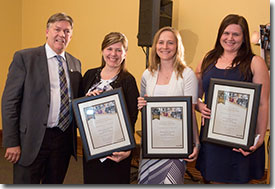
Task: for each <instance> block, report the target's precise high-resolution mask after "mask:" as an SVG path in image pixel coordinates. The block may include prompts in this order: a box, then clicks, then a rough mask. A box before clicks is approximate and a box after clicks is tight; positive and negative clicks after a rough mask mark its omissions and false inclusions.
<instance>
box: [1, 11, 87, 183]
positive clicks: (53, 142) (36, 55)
mask: <svg viewBox="0 0 275 189" xmlns="http://www.w3.org/2000/svg"><path fill="white" fill-rule="evenodd" d="M72 31H73V20H72V18H71V17H70V16H68V15H66V14H64V13H57V14H54V15H52V16H51V17H50V18H49V20H48V22H47V28H46V44H45V45H43V46H40V47H36V48H30V49H24V50H20V51H18V52H16V53H15V54H14V57H13V61H12V63H11V65H10V67H9V73H8V77H7V81H6V86H5V89H4V92H3V96H2V120H3V146H4V147H5V148H6V153H5V158H6V159H7V160H8V161H9V162H11V163H13V167H14V170H13V182H14V183H15V184H23V183H25V184H31V183H35V184H39V183H43V184H44V183H45V184H46V183H52V184H61V183H63V181H64V178H65V175H66V172H67V169H68V165H69V162H70V157H71V155H74V156H75V158H76V126H75V122H74V119H73V113H72V108H71V107H72V106H71V100H72V99H73V98H76V97H79V96H80V94H79V91H81V90H80V87H81V80H82V76H81V63H80V61H79V60H78V59H76V58H75V57H73V56H72V55H70V54H69V53H67V52H65V49H66V47H67V46H68V44H69V42H70V40H71V38H72ZM57 55H59V56H58V57H57ZM61 78H63V79H61ZM60 84H61V85H62V86H60Z"/></svg>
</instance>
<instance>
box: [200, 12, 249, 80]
mask: <svg viewBox="0 0 275 189" xmlns="http://www.w3.org/2000/svg"><path fill="white" fill-rule="evenodd" d="M231 24H237V25H239V26H240V27H241V28H242V32H243V43H242V45H241V47H240V49H239V51H238V53H237V56H236V57H235V58H234V60H233V62H232V67H231V68H233V67H235V66H236V65H239V68H240V71H241V74H242V75H243V76H244V77H245V79H247V78H248V77H250V76H251V74H252V73H251V69H250V64H251V59H252V57H253V56H254V54H253V52H252V49H251V45H250V37H249V29H248V24H247V21H246V19H245V18H244V17H243V16H239V15H236V14H229V15H227V16H226V17H225V18H224V19H223V21H222V22H221V24H220V27H219V31H218V36H217V39H216V44H215V47H214V49H212V50H211V51H209V52H208V53H207V54H206V55H205V57H204V59H203V62H202V66H201V73H204V72H205V71H206V69H207V68H208V66H209V65H211V64H213V65H214V64H216V62H217V60H218V59H219V58H220V56H221V55H222V54H223V51H224V49H223V47H222V46H221V43H220V38H221V36H222V34H223V32H224V30H225V28H226V27H227V26H229V25H231Z"/></svg>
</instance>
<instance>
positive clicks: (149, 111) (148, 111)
mask: <svg viewBox="0 0 275 189" xmlns="http://www.w3.org/2000/svg"><path fill="white" fill-rule="evenodd" d="M145 100H146V101H147V105H146V106H144V107H143V109H142V155H143V157H145V158H187V157H188V156H189V155H190V154H191V153H192V151H193V125H192V124H193V122H192V97H191V96H181V97H145Z"/></svg>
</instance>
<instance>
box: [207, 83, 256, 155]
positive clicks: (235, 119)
mask: <svg viewBox="0 0 275 189" xmlns="http://www.w3.org/2000/svg"><path fill="white" fill-rule="evenodd" d="M260 95H261V85H260V84H254V83H250V82H240V81H231V80H223V79H214V78H212V79H211V80H210V85H209V90H208V100H207V107H208V108H210V109H211V119H210V120H208V119H207V120H206V121H205V126H204V127H205V128H204V131H203V137H202V140H203V141H207V142H212V143H216V144H221V145H225V146H229V147H233V148H242V149H244V150H247V151H248V150H249V147H250V146H252V145H253V143H254V138H255V129H256V123H257V115H258V107H259V101H260Z"/></svg>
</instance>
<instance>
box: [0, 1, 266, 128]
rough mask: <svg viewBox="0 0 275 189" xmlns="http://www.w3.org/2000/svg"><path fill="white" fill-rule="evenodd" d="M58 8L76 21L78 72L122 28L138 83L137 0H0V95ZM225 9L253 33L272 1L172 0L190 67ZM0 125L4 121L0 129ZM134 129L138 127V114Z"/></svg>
mask: <svg viewBox="0 0 275 189" xmlns="http://www.w3.org/2000/svg"><path fill="white" fill-rule="evenodd" d="M56 12H66V13H68V14H69V15H71V16H72V17H73V19H74V21H75V27H74V34H73V39H72V41H71V43H70V45H69V47H68V49H67V50H68V51H69V52H71V53H72V54H73V55H74V56H76V57H78V58H79V59H80V60H81V61H82V73H85V71H87V69H89V68H93V67H96V66H99V65H100V60H101V59H100V58H101V54H100V45H101V41H102V40H103V37H104V36H105V35H106V34H107V33H109V32H111V31H120V32H123V33H124V34H125V35H126V36H127V37H128V40H129V52H128V56H127V67H128V70H129V71H130V72H131V73H132V74H133V75H134V76H135V77H136V80H137V83H138V85H139V84H140V79H141V75H142V72H143V71H144V69H145V55H144V53H143V51H142V49H141V47H138V46H137V37H136V36H137V32H138V19H139V16H138V14H139V0H99V1H95V0H78V1H76V0H60V1H56V0H47V1H45V0H11V1H7V0H0V16H1V18H2V24H1V25H2V29H1V30H0V32H1V37H2V39H1V42H2V45H1V47H0V48H1V49H0V53H1V64H0V66H1V76H0V94H1V96H2V92H3V88H4V84H5V81H6V75H7V70H8V66H9V64H10V62H11V59H12V55H13V53H14V51H16V50H18V49H21V48H28V47H34V46H38V45H41V44H44V42H45V27H46V21H47V19H48V17H49V16H50V15H52V14H54V13H56ZM229 13H236V14H240V15H243V16H245V17H246V18H247V20H248V23H249V26H250V32H251V33H252V32H253V31H254V30H257V31H258V26H259V24H266V23H268V22H269V21H270V2H269V1H268V0H261V1H260V0H241V1H240V0H230V1H228V0H211V1H205V0H195V1H190V0H174V6H173V21H172V25H173V27H175V28H177V29H178V30H179V31H180V33H181V35H182V38H183V43H184V46H185V49H186V50H185V52H186V55H185V57H186V61H187V63H188V65H190V66H191V67H192V68H195V67H196V65H197V64H198V62H199V61H200V60H201V59H202V57H203V55H204V54H205V53H206V52H207V51H208V50H210V49H211V48H212V47H213V46H214V42H215V39H216V34H217V30H218V27H219V24H220V22H221V20H222V19H223V18H224V17H225V16H226V15H227V14H229ZM3 18H4V19H3ZM253 49H254V51H255V53H256V54H259V48H258V47H254V46H253ZM1 124H2V121H1V123H0V128H2V125H1ZM136 128H137V129H139V128H140V117H139V120H138V122H137V124H136Z"/></svg>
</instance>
